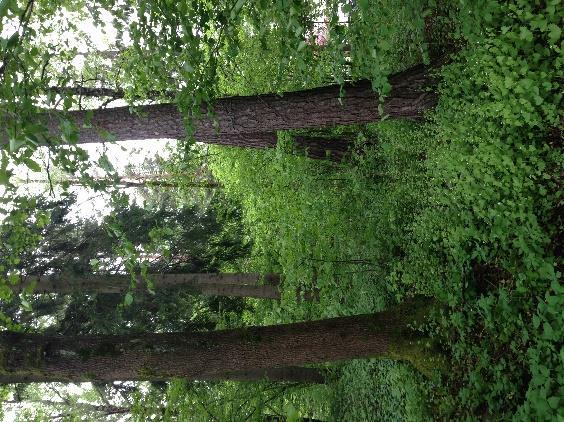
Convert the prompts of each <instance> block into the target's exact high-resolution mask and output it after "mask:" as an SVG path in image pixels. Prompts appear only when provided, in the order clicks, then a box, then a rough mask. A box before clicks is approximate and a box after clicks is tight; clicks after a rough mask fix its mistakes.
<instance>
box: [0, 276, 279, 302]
mask: <svg viewBox="0 0 564 422" xmlns="http://www.w3.org/2000/svg"><path fill="white" fill-rule="evenodd" d="M149 278H150V279H151V280H152V281H153V282H154V284H155V288H157V289H190V290H193V291H195V292H198V293H202V294H205V295H215V296H233V297H253V298H259V299H280V291H279V289H278V284H279V283H280V275H279V274H265V275H261V274H255V273H215V274H150V275H149ZM261 280H263V281H264V285H259V284H258V283H259V281H261ZM32 284H33V285H34V286H35V288H34V292H35V293H59V294H69V293H74V292H85V293H86V292H92V293H125V292H127V291H128V290H129V289H130V286H131V277H130V276H128V275H89V276H83V277H77V276H67V275H60V276H47V277H37V276H27V277H25V278H23V279H22V282H21V283H19V284H16V285H11V286H10V287H11V289H12V290H13V291H14V292H16V293H19V292H21V291H23V290H24V289H25V288H26V287H29V286H31V285H32ZM137 289H139V290H141V291H143V290H145V289H146V283H145V282H144V281H143V280H138V281H137Z"/></svg>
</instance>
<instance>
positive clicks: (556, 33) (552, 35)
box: [548, 23, 562, 44]
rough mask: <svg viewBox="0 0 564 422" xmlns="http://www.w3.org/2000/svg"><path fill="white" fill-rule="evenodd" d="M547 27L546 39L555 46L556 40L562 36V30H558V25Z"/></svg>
mask: <svg viewBox="0 0 564 422" xmlns="http://www.w3.org/2000/svg"><path fill="white" fill-rule="evenodd" d="M548 27H549V28H550V31H549V33H548V39H549V40H550V43H551V44H556V43H557V42H558V39H559V38H560V36H561V35H562V29H560V27H559V26H558V25H555V24H553V23H551V24H550V25H548Z"/></svg>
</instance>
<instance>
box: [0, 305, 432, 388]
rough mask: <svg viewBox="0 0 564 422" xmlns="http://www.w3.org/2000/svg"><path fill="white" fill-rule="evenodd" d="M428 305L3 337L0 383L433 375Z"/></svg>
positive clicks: (9, 334) (15, 334)
mask: <svg viewBox="0 0 564 422" xmlns="http://www.w3.org/2000/svg"><path fill="white" fill-rule="evenodd" d="M428 306H429V304H428V302H425V301H422V300H419V301H415V302H411V303H406V304H404V305H402V306H399V307H397V308H394V309H390V310H388V311H384V312H379V313H376V314H372V315H358V316H350V317H340V318H332V319H326V320H320V321H310V322H299V323H293V324H284V325H274V326H267V327H246V328H238V329H232V330H221V331H211V332H187V333H151V334H141V335H105V336H104V335H98V336H45V335H40V334H27V333H18V332H3V333H0V339H1V340H0V352H1V356H2V369H1V373H0V382H3V383H14V382H50V381H60V382H79V381H114V380H154V381H158V380H167V379H170V378H173V377H185V378H189V379H205V378H206V377H210V376H211V377H213V376H216V375H217V374H221V373H229V372H233V371H245V370H250V369H256V368H281V367H287V366H291V365H302V364H315V363H322V362H332V361H339V360H345V359H353V358H366V357H382V358H391V359H402V360H409V361H410V362H412V363H413V364H414V365H416V366H417V367H418V368H419V369H420V370H422V371H426V372H429V371H430V370H431V368H432V367H433V358H432V357H430V352H429V351H428V349H427V348H426V347H425V345H424V344H423V342H420V341H417V337H416V336H415V335H414V333H413V332H412V331H411V329H410V328H409V327H410V324H412V323H414V322H416V321H420V320H421V318H422V316H423V315H424V314H425V313H426V312H427V311H428ZM434 364H435V365H436V364H437V361H434Z"/></svg>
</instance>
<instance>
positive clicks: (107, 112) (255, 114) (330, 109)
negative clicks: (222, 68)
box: [44, 65, 437, 147]
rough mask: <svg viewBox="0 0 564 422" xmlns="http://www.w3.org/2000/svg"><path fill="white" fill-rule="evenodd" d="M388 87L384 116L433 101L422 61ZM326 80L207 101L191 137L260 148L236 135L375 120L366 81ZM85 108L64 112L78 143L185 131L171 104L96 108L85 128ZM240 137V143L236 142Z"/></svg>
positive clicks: (54, 126)
mask: <svg viewBox="0 0 564 422" xmlns="http://www.w3.org/2000/svg"><path fill="white" fill-rule="evenodd" d="M389 82H390V83H391V85H392V90H391V92H390V93H389V95H388V96H387V97H386V99H385V100H384V102H383V111H384V114H385V115H389V116H390V117H394V118H407V119H420V118H421V117H422V115H423V113H424V112H425V111H426V110H428V109H429V108H430V107H432V106H434V105H435V103H436V99H437V96H436V94H435V93H434V92H431V91H429V90H428V87H429V86H433V85H434V84H435V83H434V81H433V80H432V79H431V78H430V77H429V76H428V74H427V72H426V69H425V68H424V67H423V66H421V65H420V66H416V67H413V68H411V69H408V70H406V71H404V72H400V73H397V74H395V75H392V76H390V78H389ZM340 94H341V86H339V85H331V86H325V87H321V88H314V89H309V90H303V91H295V92H288V93H285V94H284V95H283V96H278V95H274V94H267V95H258V96H249V97H230V98H223V99H220V100H218V101H217V102H216V103H215V104H214V105H213V112H214V115H215V117H213V118H212V117H209V116H208V111H209V109H211V108H210V107H207V106H203V108H202V110H201V111H202V115H203V117H199V118H197V119H195V120H194V134H193V135H194V138H195V140H197V141H200V142H207V143H217V144H225V145H233V146H250V145H248V144H253V145H254V146H255V147H264V146H268V145H270V144H268V145H264V140H261V139H254V140H252V139H251V140H249V139H247V138H246V137H243V138H241V136H240V135H241V134H255V133H270V134H272V133H274V132H275V131H277V130H286V129H299V128H312V127H326V126H332V125H337V124H339V125H347V124H354V123H363V122H371V121H377V120H379V119H380V118H381V115H380V113H379V111H378V104H379V100H378V95H377V94H376V93H375V92H374V91H373V90H372V87H371V83H370V82H369V81H359V82H356V83H354V84H348V85H345V86H344V94H345V95H344V97H343V98H340ZM86 113H87V112H86V111H75V112H70V113H69V114H68V117H69V118H70V119H71V120H72V121H74V122H75V124H76V125H77V127H78V128H79V131H80V137H79V140H78V142H79V143H88V142H102V141H104V138H103V137H101V136H100V130H102V131H107V132H110V133H111V134H113V135H114V136H115V138H116V139H117V140H118V141H119V140H131V139H135V140H143V139H158V138H172V139H180V138H184V137H185V136H186V133H185V130H184V122H183V118H182V116H181V115H180V113H179V111H178V109H177V107H176V105H175V104H158V105H146V106H142V107H139V109H138V113H136V114H133V113H131V112H130V108H129V107H116V108H112V109H103V110H96V111H93V112H92V113H93V114H92V119H91V121H90V123H91V127H84V122H85V117H86ZM44 120H45V123H46V124H47V126H48V127H49V129H50V131H51V132H52V133H53V134H57V133H58V132H59V130H58V124H59V115H58V114H51V115H50V116H49V115H47V116H45V117H44ZM241 142H244V143H241Z"/></svg>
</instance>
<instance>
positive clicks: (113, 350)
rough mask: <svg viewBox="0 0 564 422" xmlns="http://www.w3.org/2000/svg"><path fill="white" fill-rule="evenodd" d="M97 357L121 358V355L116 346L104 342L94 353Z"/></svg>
mask: <svg viewBox="0 0 564 422" xmlns="http://www.w3.org/2000/svg"><path fill="white" fill-rule="evenodd" d="M92 354H93V355H95V356H111V357H113V356H119V355H120V354H121V353H120V351H119V349H118V348H117V347H116V345H115V344H113V343H110V342H102V343H100V345H99V346H98V347H97V348H96V349H95V350H94V351H93V352H92Z"/></svg>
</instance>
